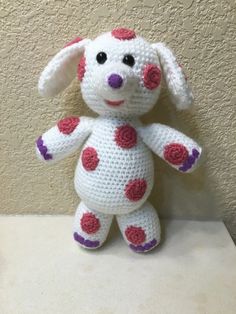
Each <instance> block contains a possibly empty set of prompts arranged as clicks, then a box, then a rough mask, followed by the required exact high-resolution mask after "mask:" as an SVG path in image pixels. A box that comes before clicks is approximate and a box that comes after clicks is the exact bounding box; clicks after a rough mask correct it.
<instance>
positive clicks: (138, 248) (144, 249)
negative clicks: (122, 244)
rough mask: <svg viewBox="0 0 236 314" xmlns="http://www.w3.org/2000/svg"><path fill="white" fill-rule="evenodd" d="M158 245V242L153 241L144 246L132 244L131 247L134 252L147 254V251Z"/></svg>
mask: <svg viewBox="0 0 236 314" xmlns="http://www.w3.org/2000/svg"><path fill="white" fill-rule="evenodd" d="M157 244H158V243H157V240H156V239H153V240H152V241H150V242H147V243H145V244H144V245H133V244H130V245H129V247H130V248H131V249H132V250H133V251H135V252H147V251H149V250H151V249H152V248H153V247H154V246H156V245H157Z"/></svg>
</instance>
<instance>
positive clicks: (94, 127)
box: [36, 28, 201, 252]
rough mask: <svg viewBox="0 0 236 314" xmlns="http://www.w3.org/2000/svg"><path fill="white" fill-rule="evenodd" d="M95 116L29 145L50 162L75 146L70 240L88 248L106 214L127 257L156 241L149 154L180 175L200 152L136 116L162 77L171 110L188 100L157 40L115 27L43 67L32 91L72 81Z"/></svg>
mask: <svg viewBox="0 0 236 314" xmlns="http://www.w3.org/2000/svg"><path fill="white" fill-rule="evenodd" d="M76 73H77V76H78V79H79V80H80V82H81V90H82V96H83V99H84V101H85V102H86V104H87V105H88V106H89V107H90V108H91V109H92V110H93V111H95V112H96V113H98V114H99V116H98V117H97V118H89V117H69V118H65V119H63V120H61V121H59V122H58V123H57V125H56V126H54V127H53V128H51V129H50V130H49V131H47V132H46V133H44V134H43V135H42V136H40V137H39V139H38V140H37V142H36V150H37V155H38V156H39V158H40V159H42V160H44V161H45V162H47V163H53V162H55V161H57V160H60V159H62V158H64V157H66V156H68V155H69V154H71V153H73V152H74V151H76V150H77V149H78V148H80V147H81V146H82V145H83V148H82V153H81V156H80V159H79V161H78V165H77V168H76V172H75V179H74V183H75V189H76V192H77V193H78V195H79V197H80V198H81V202H80V204H79V206H78V208H77V211H76V215H75V222H74V239H75V241H77V242H78V243H79V244H80V245H81V246H82V247H84V248H89V249H95V248H98V247H100V246H101V245H102V244H103V243H104V241H105V240H106V237H107V234H108V231H109V228H110V226H111V223H112V218H113V216H116V219H117V222H118V225H119V228H120V230H121V233H122V235H123V237H124V239H125V241H126V242H127V244H128V245H129V247H130V248H131V249H132V250H134V251H135V252H147V251H149V250H151V249H153V248H154V247H155V246H157V245H158V244H159V242H160V223H159V219H158V215H157V212H156V210H155V209H154V208H153V206H152V205H151V204H150V203H149V202H148V201H147V198H148V196H149V194H150V192H151V190H152V187H153V182H154V178H153V177H154V169H153V159H152V153H151V151H153V152H154V153H156V154H157V155H158V156H160V157H161V158H162V159H164V160H165V161H166V162H167V163H168V164H170V165H171V166H172V167H174V168H175V169H177V170H179V171H181V172H184V173H186V172H191V171H192V170H193V169H194V168H195V166H196V164H197V161H198V159H199V156H200V154H201V148H200V147H199V145H198V144H197V143H195V142H194V141H193V140H192V139H190V138H188V137H187V136H185V135H183V134H182V133H180V132H178V131H176V130H174V129H172V128H170V127H168V126H166V125H162V124H158V123H154V124H150V125H143V124H142V123H141V122H140V120H139V116H141V115H142V114H144V113H146V112H148V111H149V110H151V109H152V108H153V106H154V105H155V103H156V102H157V99H158V97H159V94H160V88H161V81H162V79H165V82H166V85H167V88H168V91H169V93H170V96H171V99H172V102H173V103H174V104H175V105H176V106H177V108H178V109H185V108H188V107H189V106H190V105H191V103H192V100H193V97H192V93H191V91H190V89H189V87H188V85H187V82H186V78H185V75H184V73H183V70H182V67H181V66H180V65H179V64H178V63H177V61H176V58H175V56H174V55H173V53H172V51H171V50H170V49H169V48H167V47H166V46H165V45H164V44H163V43H155V44H150V43H149V42H148V41H146V40H145V39H143V38H142V37H139V36H137V35H136V34H135V32H134V31H132V30H129V29H125V28H118V29H114V30H113V31H112V32H109V33H105V34H102V35H101V36H99V37H97V38H96V39H95V40H89V39H81V38H76V39H75V40H73V41H72V42H70V43H69V44H67V45H66V46H65V47H64V48H63V49H62V50H61V51H60V52H59V53H58V54H56V56H55V57H54V58H53V59H52V60H51V61H50V62H49V64H48V65H47V66H46V68H45V69H44V71H43V72H42V74H41V76H40V79H39V84H38V88H39V92H40V94H41V95H43V96H45V97H51V96H55V95H56V94H58V93H59V92H61V91H62V90H63V89H65V88H66V87H67V86H68V85H69V84H70V83H71V81H72V80H73V79H74V78H75V77H76Z"/></svg>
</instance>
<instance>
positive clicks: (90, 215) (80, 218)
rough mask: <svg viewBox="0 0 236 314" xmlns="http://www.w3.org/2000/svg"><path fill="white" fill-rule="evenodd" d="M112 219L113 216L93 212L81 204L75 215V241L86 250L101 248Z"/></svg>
mask: <svg viewBox="0 0 236 314" xmlns="http://www.w3.org/2000/svg"><path fill="white" fill-rule="evenodd" d="M112 218H113V216H112V215H106V214H102V213H100V212H97V211H94V210H91V209H89V208H88V207H87V206H86V205H85V204H84V203H83V202H81V203H80V204H79V206H78V208H77V211H76V214H75V221H74V228H73V231H74V233H73V236H74V240H75V241H76V242H77V243H78V244H79V245H80V246H82V247H84V248H86V249H96V248H98V247H100V246H101V245H102V244H103V243H104V242H105V240H106V238H107V234H108V232H109V229H110V226H111V223H112Z"/></svg>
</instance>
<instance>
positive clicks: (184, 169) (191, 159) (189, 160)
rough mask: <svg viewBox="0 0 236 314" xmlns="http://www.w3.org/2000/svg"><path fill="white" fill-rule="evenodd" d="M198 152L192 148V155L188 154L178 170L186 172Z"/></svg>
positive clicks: (193, 162)
mask: <svg viewBox="0 0 236 314" xmlns="http://www.w3.org/2000/svg"><path fill="white" fill-rule="evenodd" d="M199 155H200V153H199V151H198V150H196V149H195V148H194V149H193V150H192V155H189V157H188V159H187V160H186V161H185V162H184V163H183V165H182V166H181V167H179V170H180V171H183V172H186V171H188V170H189V169H190V168H192V166H193V165H194V164H195V161H196V160H197V159H198V157H199Z"/></svg>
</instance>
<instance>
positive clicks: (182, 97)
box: [152, 43, 193, 109]
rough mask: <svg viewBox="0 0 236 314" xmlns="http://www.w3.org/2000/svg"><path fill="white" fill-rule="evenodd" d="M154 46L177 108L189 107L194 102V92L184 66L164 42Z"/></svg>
mask: <svg viewBox="0 0 236 314" xmlns="http://www.w3.org/2000/svg"><path fill="white" fill-rule="evenodd" d="M152 47H153V49H154V50H155V51H156V53H157V55H158V57H159V59H160V63H161V67H162V71H163V73H164V77H165V81H166V85H167V88H168V90H169V92H170V96H171V100H172V102H173V103H174V104H175V105H176V107H177V109H187V108H189V107H190V106H191V104H192V103H193V94H192V92H191V89H190V87H189V86H188V84H187V81H186V77H185V74H184V72H183V70H182V67H181V66H180V65H179V64H178V62H177V61H176V57H175V56H174V54H173V52H172V51H171V50H170V49H169V48H167V47H166V46H165V45H164V44H163V43H156V44H152Z"/></svg>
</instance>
